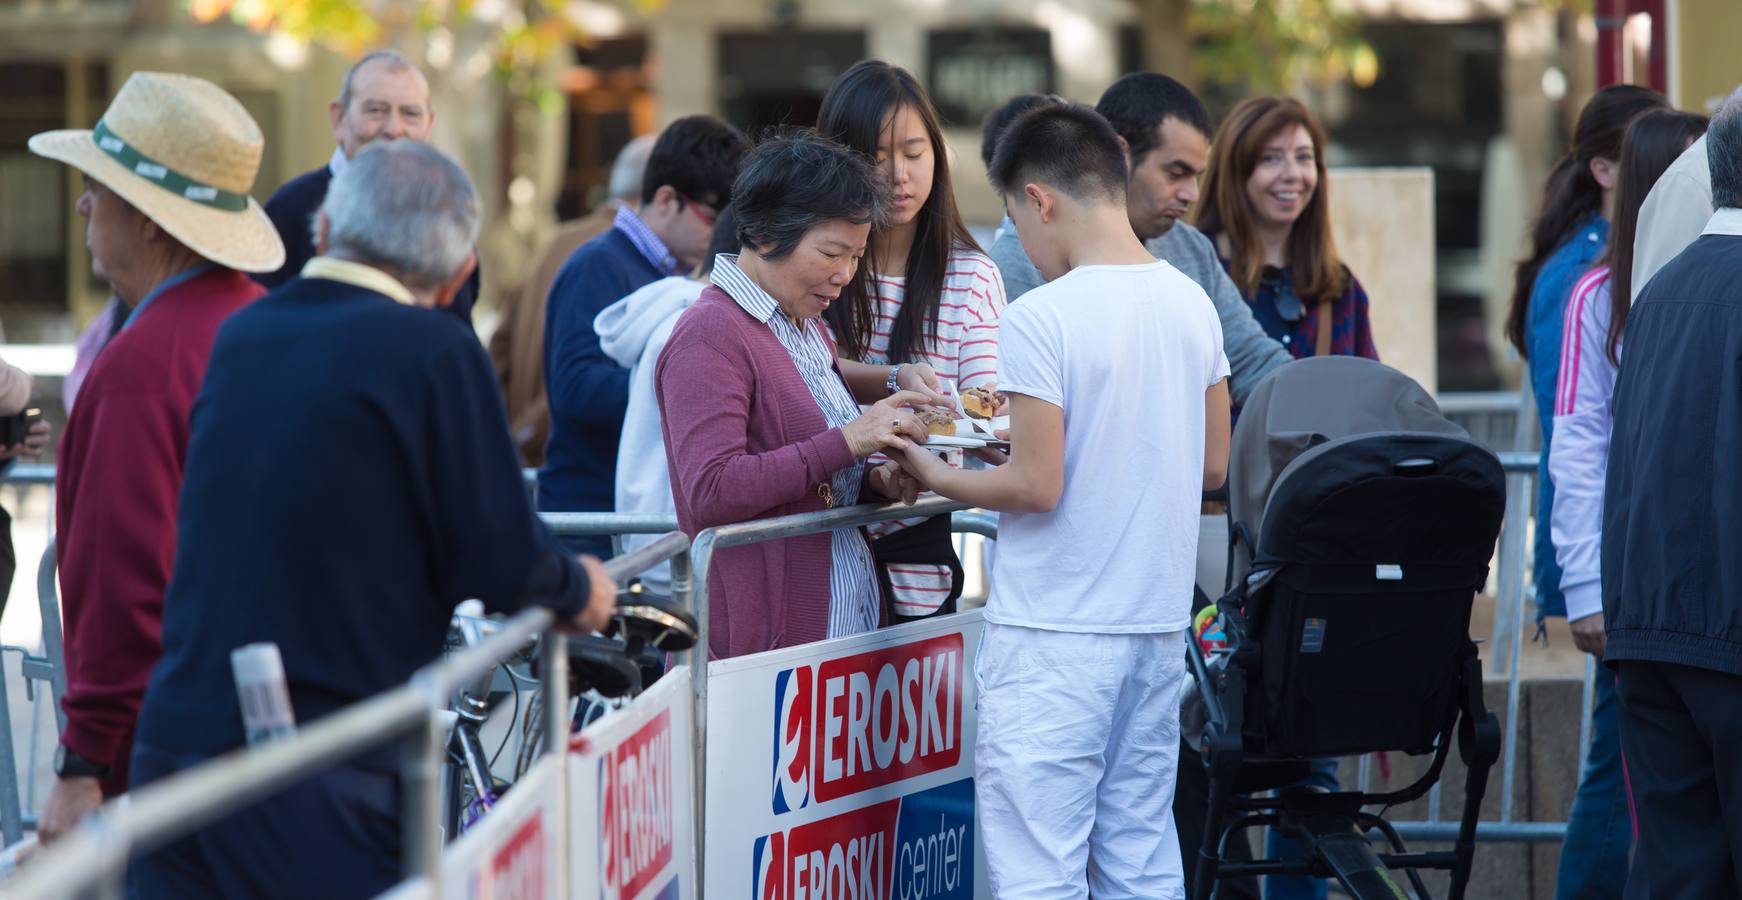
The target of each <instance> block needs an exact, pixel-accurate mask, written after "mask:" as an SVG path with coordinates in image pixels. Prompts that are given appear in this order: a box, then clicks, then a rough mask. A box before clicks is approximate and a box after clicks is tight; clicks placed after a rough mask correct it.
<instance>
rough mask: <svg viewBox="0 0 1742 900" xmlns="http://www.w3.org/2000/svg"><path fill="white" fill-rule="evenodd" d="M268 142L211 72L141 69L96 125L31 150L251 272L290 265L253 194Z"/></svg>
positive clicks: (201, 250) (207, 253)
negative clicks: (205, 76)
mask: <svg viewBox="0 0 1742 900" xmlns="http://www.w3.org/2000/svg"><path fill="white" fill-rule="evenodd" d="M265 145H266V139H265V137H264V136H263V135H262V134H261V133H260V126H259V125H256V124H255V123H254V119H253V117H251V116H249V115H248V111H247V110H245V109H243V108H242V104H240V103H238V102H236V98H234V97H232V96H230V95H229V94H227V93H225V92H224V90H223V89H222V88H220V87H218V86H217V85H215V84H212V83H211V82H209V81H206V80H205V79H203V78H195V77H193V76H190V75H172V74H168V73H164V72H138V73H135V74H134V75H133V76H132V77H131V78H128V79H127V83H126V84H124V85H122V86H121V92H120V93H118V94H116V95H115V100H114V102H112V103H110V104H109V109H108V111H106V112H104V113H103V118H102V119H100V120H99V121H98V122H97V127H96V129H95V130H91V131H85V130H65V131H47V132H43V133H42V134H38V135H35V136H33V137H32V138H31V139H30V150H31V152H33V153H36V154H37V155H39V156H46V157H48V158H49V159H57V160H60V161H61V162H64V163H66V164H67V165H69V166H72V167H73V168H75V169H78V170H79V171H81V172H84V173H85V174H86V175H89V176H91V177H92V178H94V179H96V180H98V181H100V182H102V183H103V184H104V185H106V186H107V187H108V188H109V189H110V190H112V191H114V192H115V193H116V194H119V195H120V196H121V198H122V199H124V200H126V201H127V202H128V203H131V204H133V206H134V208H135V209H138V210H139V211H140V212H141V213H143V214H145V216H146V217H148V218H150V219H151V221H153V222H155V223H157V225H158V226H159V227H161V228H162V229H163V230H164V231H167V232H169V234H170V235H171V236H173V237H174V238H175V239H176V240H178V241H181V242H182V243H183V244H186V245H187V247H188V249H190V250H193V251H194V252H195V253H198V254H199V255H201V256H203V257H205V258H206V259H209V260H211V261H212V262H215V263H218V264H219V265H223V266H228V267H230V268H232V269H240V270H241V271H243V272H274V271H277V270H278V269H279V268H280V267H281V266H283V265H284V242H283V241H281V240H279V238H278V230H277V229H276V228H274V227H273V226H272V220H271V219H268V218H267V217H266V211H265V210H263V209H261V208H260V204H259V203H256V202H254V199H253V198H252V197H249V196H248V190H249V188H252V187H253V186H254V176H255V175H257V174H259V172H260V154H261V152H262V151H263V150H264V148H265Z"/></svg>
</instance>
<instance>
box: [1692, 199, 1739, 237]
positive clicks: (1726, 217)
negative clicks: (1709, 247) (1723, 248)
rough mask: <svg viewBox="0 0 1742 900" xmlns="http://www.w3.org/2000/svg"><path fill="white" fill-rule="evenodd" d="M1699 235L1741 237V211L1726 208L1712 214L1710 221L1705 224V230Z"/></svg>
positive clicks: (1730, 207) (1729, 207)
mask: <svg viewBox="0 0 1742 900" xmlns="http://www.w3.org/2000/svg"><path fill="white" fill-rule="evenodd" d="M1700 233H1701V234H1723V235H1730V236H1732V237H1742V209H1737V208H1735V207H1733V206H1726V207H1724V208H1723V209H1720V210H1718V211H1717V212H1715V213H1712V218H1711V221H1709V222H1707V223H1706V230H1705V231H1702V232H1700Z"/></svg>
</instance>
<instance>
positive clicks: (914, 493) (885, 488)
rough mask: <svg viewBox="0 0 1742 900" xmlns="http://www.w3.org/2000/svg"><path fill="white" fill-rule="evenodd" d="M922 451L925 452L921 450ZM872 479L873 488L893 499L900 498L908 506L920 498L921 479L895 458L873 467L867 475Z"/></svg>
mask: <svg viewBox="0 0 1742 900" xmlns="http://www.w3.org/2000/svg"><path fill="white" fill-rule="evenodd" d="M920 452H922V453H923V452H925V451H923V450H921V451H920ZM867 477H868V478H870V480H871V490H872V491H874V492H876V493H877V494H879V495H881V496H883V497H885V498H887V499H889V500H891V501H894V500H899V501H901V502H902V503H905V504H907V505H908V506H912V505H913V501H915V500H918V499H919V492H920V490H921V486H920V483H919V479H917V478H915V477H913V476H912V475H911V474H909V473H908V472H907V471H906V470H904V469H903V468H901V464H900V463H897V462H895V461H893V460H891V461H890V462H886V463H884V464H883V465H881V466H878V467H877V468H875V469H872V470H871V472H870V473H869V475H868V476H867Z"/></svg>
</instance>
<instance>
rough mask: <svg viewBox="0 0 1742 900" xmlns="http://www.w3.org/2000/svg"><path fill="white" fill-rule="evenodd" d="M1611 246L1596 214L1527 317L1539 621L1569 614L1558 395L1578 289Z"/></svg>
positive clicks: (1561, 256)
mask: <svg viewBox="0 0 1742 900" xmlns="http://www.w3.org/2000/svg"><path fill="white" fill-rule="evenodd" d="M1608 243H1609V220H1608V219H1605V218H1603V217H1602V216H1600V215H1596V214H1592V215H1591V216H1590V217H1588V218H1586V219H1585V221H1583V222H1581V223H1579V226H1578V227H1577V228H1575V229H1573V235H1572V237H1570V238H1568V239H1567V240H1566V242H1565V243H1563V244H1561V245H1560V246H1559V247H1556V248H1555V251H1554V252H1553V253H1551V254H1549V257H1548V259H1547V260H1546V261H1544V262H1543V264H1542V269H1541V270H1540V271H1538V272H1537V273H1536V284H1535V285H1534V286H1533V287H1532V288H1531V290H1530V308H1529V310H1527V311H1526V315H1525V330H1524V344H1525V346H1526V347H1527V348H1528V349H1529V350H1530V392H1531V394H1532V395H1533V396H1535V397H1536V418H1537V421H1538V422H1540V423H1541V424H1542V460H1543V461H1542V463H1541V465H1539V466H1538V468H1537V471H1536V485H1537V489H1536V566H1535V569H1534V570H1533V571H1534V573H1535V576H1536V620H1537V621H1538V622H1541V621H1542V620H1543V619H1544V618H1545V617H1548V616H1564V615H1566V614H1567V601H1566V598H1565V597H1564V596H1562V595H1561V567H1560V566H1559V565H1557V564H1556V563H1555V552H1554V541H1553V540H1552V539H1551V538H1550V529H1549V516H1550V514H1551V513H1552V512H1553V510H1554V482H1553V481H1551V480H1550V479H1549V477H1548V448H1549V443H1550V442H1551V441H1553V440H1554V394H1555V385H1556V383H1557V382H1558V381H1559V379H1560V372H1561V330H1562V327H1563V321H1562V320H1563V319H1564V318H1565V315H1566V307H1567V297H1568V296H1570V295H1571V294H1572V292H1573V285H1575V284H1577V283H1578V281H1579V279H1580V278H1583V277H1584V275H1585V273H1586V272H1587V271H1589V270H1590V268H1591V266H1592V265H1593V264H1594V263H1596V261H1597V257H1599V256H1601V255H1602V254H1603V248H1604V247H1605V246H1607V245H1608Z"/></svg>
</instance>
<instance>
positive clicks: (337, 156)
mask: <svg viewBox="0 0 1742 900" xmlns="http://www.w3.org/2000/svg"><path fill="white" fill-rule="evenodd" d="M350 162H351V161H350V160H349V159H347V158H345V148H344V147H334V148H333V158H332V159H329V160H327V171H328V172H331V173H333V177H334V178H337V177H339V173H340V172H343V171H345V166H347V165H349V164H350Z"/></svg>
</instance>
